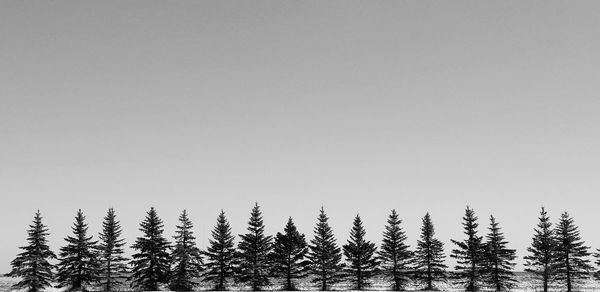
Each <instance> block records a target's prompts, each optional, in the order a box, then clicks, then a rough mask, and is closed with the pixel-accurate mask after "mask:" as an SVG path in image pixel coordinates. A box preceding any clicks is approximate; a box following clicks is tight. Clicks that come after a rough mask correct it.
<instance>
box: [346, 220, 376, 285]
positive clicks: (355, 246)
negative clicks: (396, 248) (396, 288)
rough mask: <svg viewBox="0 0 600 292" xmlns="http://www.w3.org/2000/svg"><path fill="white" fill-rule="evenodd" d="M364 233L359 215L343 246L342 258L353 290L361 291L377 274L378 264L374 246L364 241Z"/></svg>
mask: <svg viewBox="0 0 600 292" xmlns="http://www.w3.org/2000/svg"><path fill="white" fill-rule="evenodd" d="M365 235H366V231H365V228H364V227H363V223H362V220H361V219H360V216H359V215H356V217H355V218H354V223H353V225H352V230H351V231H350V239H349V240H348V242H347V243H346V244H345V245H344V246H343V249H344V256H345V257H346V261H347V262H348V265H347V268H346V272H347V274H348V275H349V276H350V279H351V282H352V283H353V284H354V289H356V290H363V289H365V288H366V287H368V286H369V285H370V284H371V282H370V279H371V278H372V277H373V276H374V275H375V273H377V272H378V266H379V262H378V261H377V257H376V255H375V252H376V250H377V248H376V247H375V244H374V243H372V242H370V241H368V240H366V239H365Z"/></svg>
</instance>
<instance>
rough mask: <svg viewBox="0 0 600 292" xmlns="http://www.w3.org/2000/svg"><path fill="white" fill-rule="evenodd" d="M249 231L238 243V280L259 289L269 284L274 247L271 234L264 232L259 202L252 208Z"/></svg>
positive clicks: (255, 289) (242, 235) (253, 288)
mask: <svg viewBox="0 0 600 292" xmlns="http://www.w3.org/2000/svg"><path fill="white" fill-rule="evenodd" d="M248 231H249V232H248V233H246V234H241V235H240V238H241V240H240V242H239V243H238V251H239V254H238V257H239V267H238V268H239V274H238V278H237V281H239V282H243V283H249V284H250V286H251V287H252V290H254V291H258V290H261V289H262V287H264V286H266V285H269V284H270V281H269V277H268V274H269V269H270V264H271V263H270V261H269V254H270V252H271V249H272V248H273V246H272V244H271V240H272V238H271V236H266V235H265V234H264V233H265V232H264V231H265V226H264V224H263V219H262V213H261V211H260V207H259V206H258V203H257V204H255V205H254V208H252V212H251V214H250V221H248Z"/></svg>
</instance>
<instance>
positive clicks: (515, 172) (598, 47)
mask: <svg viewBox="0 0 600 292" xmlns="http://www.w3.org/2000/svg"><path fill="white" fill-rule="evenodd" d="M599 52H600V3H599V2H598V1H464V2H463V1H434V2H429V1H390V2H386V1H368V2H367V1H363V2H353V1H343V2H336V1H327V2H324V1H269V2H260V1H239V2H228V1H214V2H210V1H189V2H186V1H70V2H65V1H2V2H0V196H1V197H2V202H1V205H0V208H1V209H0V230H1V231H2V236H0V247H1V249H0V272H7V271H8V270H9V262H10V261H11V260H12V259H13V258H14V256H15V255H16V254H17V252H19V250H18V246H22V245H24V244H25V237H26V232H25V230H26V228H27V226H28V224H30V222H31V220H32V218H33V215H34V212H35V211H36V210H37V209H38V208H39V209H40V210H41V211H42V214H43V216H44V220H45V223H46V224H47V225H49V228H50V231H51V232H52V236H50V241H51V246H52V248H53V249H54V250H55V251H57V250H58V248H59V246H61V245H63V244H64V241H63V238H64V237H65V236H66V235H67V234H69V233H70V228H71V226H72V222H73V217H74V215H75V212H76V211H77V209H78V208H81V209H83V211H84V212H85V214H86V215H87V218H88V223H89V224H90V232H92V233H93V234H97V232H98V231H99V229H100V224H101V220H102V217H103V216H104V215H105V212H106V210H107V209H108V208H109V207H114V208H115V210H116V212H117V216H118V218H119V219H120V220H121V221H122V225H123V227H124V229H125V232H124V235H125V237H126V238H127V240H128V242H129V243H132V242H133V239H134V238H135V237H136V236H138V235H139V231H138V224H139V222H140V221H141V220H142V219H143V217H144V215H145V212H146V211H147V210H148V209H149V208H150V206H155V207H156V208H157V211H158V213H159V215H160V216H161V217H162V218H163V219H164V221H165V224H166V235H168V236H169V237H170V236H172V235H173V230H174V226H175V224H176V223H177V217H178V214H179V212H180V211H181V210H182V209H184V208H186V209H187V210H188V212H189V214H190V216H191V218H192V219H193V220H194V223H195V226H196V227H195V230H196V234H197V237H198V241H199V244H200V245H201V246H203V247H204V246H205V245H206V243H207V235H208V234H209V233H210V230H211V229H212V227H213V226H214V224H215V221H216V217H217V215H218V212H219V211H220V210H221V208H224V209H225V211H226V213H227V216H228V217H229V219H230V221H231V224H232V227H233V230H234V232H235V234H239V233H242V232H244V231H245V228H246V222H247V219H248V216H249V212H250V209H251V208H252V206H253V204H254V202H258V203H259V204H260V205H261V206H262V208H263V211H264V219H265V223H266V225H267V231H268V232H269V233H275V232H277V231H280V230H282V229H283V227H284V225H285V223H286V219H287V217H288V216H292V217H293V218H294V219H295V221H296V223H297V225H298V227H299V229H300V230H301V231H303V232H305V233H307V236H308V237H309V238H310V237H312V228H313V226H314V223H315V221H316V217H317V214H318V209H319V208H320V207H321V205H323V206H324V207H325V209H326V211H327V212H328V215H329V216H330V218H331V224H332V226H333V228H334V230H335V233H336V235H337V237H338V240H339V241H338V243H339V244H343V243H345V241H346V240H347V238H348V232H349V230H350V226H351V223H352V219H353V218H354V216H355V215H356V213H360V214H361V216H362V218H363V221H364V222H365V225H366V228H367V237H368V238H369V239H371V240H373V241H376V242H377V243H378V244H379V242H380V240H381V232H382V230H383V226H384V224H385V220H386V216H387V214H388V213H389V211H390V209H392V208H396V210H397V211H398V212H399V214H400V216H401V217H402V219H403V220H404V222H403V226H404V227H405V229H406V231H407V234H408V236H409V243H410V244H411V245H412V246H414V244H415V241H416V240H417V237H418V229H419V227H420V218H421V217H422V216H423V215H424V214H425V212H427V211H429V212H431V215H432V218H433V220H434V223H435V226H436V229H437V235H438V237H439V238H440V239H442V240H443V241H444V242H445V243H446V246H445V247H446V251H447V253H449V251H450V249H452V248H453V246H452V245H451V243H450V238H454V239H462V238H463V234H462V229H461V217H462V215H463V214H464V208H465V206H466V205H467V204H469V205H471V206H472V207H473V208H474V209H475V211H476V212H477V215H478V216H479V217H480V233H484V232H486V230H485V228H487V225H488V222H489V220H488V217H489V215H490V214H494V215H495V216H496V217H497V219H498V221H499V222H500V224H501V227H503V229H504V232H505V233H506V236H507V238H508V239H509V240H510V241H511V247H513V248H516V249H517V250H518V255H519V256H523V255H524V254H525V253H524V250H525V248H526V247H527V246H528V245H529V244H530V242H531V236H532V229H533V227H534V226H535V224H536V223H537V216H538V213H539V208H540V206H542V205H544V206H546V207H547V209H548V210H549V212H550V215H551V216H552V218H553V219H556V218H557V217H558V215H559V214H560V213H561V212H562V211H565V210H566V211H569V212H570V213H571V214H572V215H573V216H574V218H575V222H576V223H578V224H579V226H580V229H581V234H582V236H583V238H584V239H585V240H586V242H587V243H588V245H590V246H592V247H594V248H600V233H599V232H598V226H597V223H598V221H599V219H600V215H599V214H598V213H597V203H598V200H597V199H596V198H597V197H598V195H599V194H600V179H599V177H598V176H599V174H600V131H599V129H598V125H600V97H599V95H598V93H599V92H600V82H599V78H600V53H599ZM449 262H451V261H449ZM519 263H520V264H519V268H522V266H521V263H522V260H521V259H519Z"/></svg>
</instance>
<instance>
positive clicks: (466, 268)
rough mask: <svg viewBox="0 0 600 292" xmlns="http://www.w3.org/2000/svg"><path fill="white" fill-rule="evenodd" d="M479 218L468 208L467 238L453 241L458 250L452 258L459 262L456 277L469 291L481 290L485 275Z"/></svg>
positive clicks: (464, 224)
mask: <svg viewBox="0 0 600 292" xmlns="http://www.w3.org/2000/svg"><path fill="white" fill-rule="evenodd" d="M478 225H479V224H477V217H476V216H475V212H474V211H473V209H471V208H470V207H468V206H467V209H466V211H465V216H464V217H463V228H464V230H465V232H464V233H465V235H467V238H466V239H465V240H464V241H457V240H454V239H453V240H452V242H453V243H454V244H455V245H457V246H458V248H456V249H453V250H452V254H451V257H453V258H455V259H456V261H457V265H456V266H455V269H456V277H457V278H458V280H459V281H460V282H462V283H463V284H464V285H465V289H466V290H467V291H477V290H479V284H480V281H481V276H482V273H483V269H484V268H485V267H484V259H485V248H484V245H483V243H482V237H481V236H478V235H477V226H478Z"/></svg>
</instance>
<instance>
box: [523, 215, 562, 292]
mask: <svg viewBox="0 0 600 292" xmlns="http://www.w3.org/2000/svg"><path fill="white" fill-rule="evenodd" d="M534 232H535V234H534V236H533V240H532V243H531V246H530V247H528V248H527V251H528V252H529V255H527V256H525V257H524V259H525V267H526V268H525V271H527V272H531V273H533V274H534V275H536V276H537V278H538V279H540V280H541V281H542V287H543V291H544V292H548V286H549V284H550V282H551V281H552V280H553V278H554V276H555V269H554V263H555V249H556V242H555V240H554V231H553V230H552V223H551V222H550V218H548V213H547V212H546V210H545V209H544V207H542V211H541V212H540V217H539V223H538V224H537V228H536V229H534Z"/></svg>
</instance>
